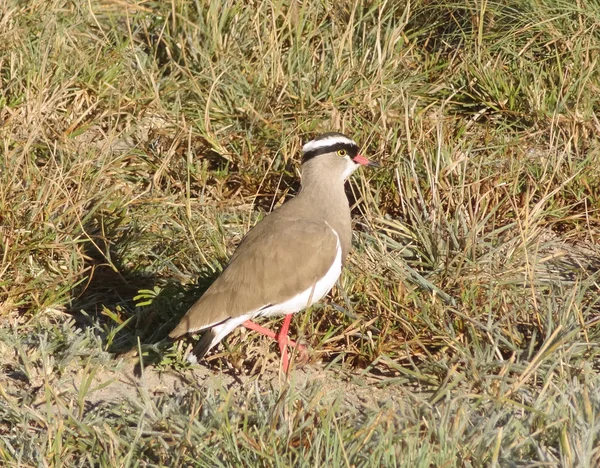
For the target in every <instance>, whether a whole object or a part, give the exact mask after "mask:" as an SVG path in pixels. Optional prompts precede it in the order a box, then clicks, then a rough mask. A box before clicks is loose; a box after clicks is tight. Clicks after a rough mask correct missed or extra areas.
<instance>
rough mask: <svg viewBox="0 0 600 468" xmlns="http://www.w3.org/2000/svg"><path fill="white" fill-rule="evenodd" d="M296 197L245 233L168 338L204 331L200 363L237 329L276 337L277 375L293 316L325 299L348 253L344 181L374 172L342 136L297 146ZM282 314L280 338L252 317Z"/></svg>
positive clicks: (285, 367) (349, 236) (331, 135)
mask: <svg viewBox="0 0 600 468" xmlns="http://www.w3.org/2000/svg"><path fill="white" fill-rule="evenodd" d="M302 153H303V156H302V168H301V169H302V188H301V190H300V193H299V194H298V195H297V196H296V197H295V198H293V199H292V200H290V201H289V202H287V203H285V204H283V205H282V206H281V207H280V208H278V209H276V210H275V211H273V212H272V213H271V214H269V215H268V216H266V217H265V218H264V219H263V220H262V221H260V222H259V223H258V224H257V225H256V226H254V228H252V229H251V230H250V232H248V234H247V235H246V237H244V239H243V240H242V242H241V243H240V245H239V247H238V248H237V250H236V251H235V252H234V254H233V256H232V257H231V260H230V261H229V264H228V265H227V267H226V268H225V269H224V270H223V273H222V274H221V275H220V276H219V277H218V278H217V280H216V281H215V282H214V283H213V284H212V285H211V286H210V287H209V288H208V290H207V291H206V292H205V293H204V294H203V295H202V297H201V298H200V299H198V301H197V302H196V303H195V304H194V305H193V306H192V307H191V308H190V309H189V310H188V312H187V313H186V314H185V316H184V317H183V318H182V319H181V321H180V322H179V324H178V325H177V327H175V329H174V330H173V331H172V332H171V333H170V335H169V336H170V337H171V338H175V339H176V338H179V337H181V336H183V335H186V334H188V333H195V332H199V331H204V335H203V336H202V338H201V339H200V341H199V342H198V344H197V345H196V347H195V348H194V351H193V353H194V354H195V355H196V357H197V358H201V357H202V356H203V355H204V354H205V353H206V352H207V351H208V350H209V349H211V348H212V347H213V346H215V345H216V344H217V343H219V341H221V340H222V339H223V338H224V337H225V336H226V335H227V334H228V333H230V332H231V331H232V330H233V329H234V328H236V327H238V326H239V325H244V326H246V327H247V328H251V329H253V330H256V331H259V332H261V333H264V334H266V335H268V336H271V337H272V338H275V339H276V340H277V341H278V343H279V348H280V350H281V357H282V366H283V370H284V371H285V372H287V370H288V355H287V346H288V345H292V346H295V343H294V342H293V341H290V340H289V339H288V336H287V335H288V329H289V325H290V321H291V317H292V314H293V313H295V312H299V311H301V310H303V309H305V308H307V307H309V306H311V305H312V304H314V303H315V302H317V301H319V300H320V299H321V298H322V297H323V296H325V295H326V294H327V293H328V292H329V291H330V290H331V288H332V287H333V285H334V284H335V282H336V281H337V279H338V277H339V276H340V273H341V271H342V266H343V265H344V262H345V260H346V257H347V255H348V252H349V251H350V248H351V241H352V230H351V218H350V206H349V203H348V199H347V197H346V192H345V190H344V182H345V181H346V179H347V178H348V177H349V176H350V174H352V173H353V172H354V171H355V170H356V169H357V168H358V167H359V166H360V165H364V166H377V164H375V163H373V162H370V161H369V160H368V159H366V158H365V157H363V156H361V155H360V154H359V147H358V145H357V144H356V143H355V142H354V141H352V140H351V139H350V138H348V137H347V136H345V135H343V134H341V133H325V134H322V135H320V136H318V137H317V138H315V139H314V140H312V141H309V142H308V143H306V144H305V145H304V147H303V148H302ZM273 315H285V319H284V321H283V326H282V327H281V330H280V331H279V333H274V332H272V331H270V330H268V329H265V328H263V327H260V326H258V325H257V324H255V323H254V322H252V321H251V319H255V318H259V317H270V316H273Z"/></svg>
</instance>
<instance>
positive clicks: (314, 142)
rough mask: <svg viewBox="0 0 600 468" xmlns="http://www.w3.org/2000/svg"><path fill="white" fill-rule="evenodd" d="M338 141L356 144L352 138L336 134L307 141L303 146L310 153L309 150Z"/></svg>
mask: <svg viewBox="0 0 600 468" xmlns="http://www.w3.org/2000/svg"><path fill="white" fill-rule="evenodd" d="M338 143H347V144H349V145H356V143H354V142H353V141H352V140H351V139H350V138H346V137H345V136H340V135H335V136H331V137H329V138H324V139H323V140H312V141H309V142H308V143H306V144H305V145H304V146H303V147H302V152H303V153H308V152H309V151H312V150H316V149H318V148H325V147H327V146H333V145H337V144H338Z"/></svg>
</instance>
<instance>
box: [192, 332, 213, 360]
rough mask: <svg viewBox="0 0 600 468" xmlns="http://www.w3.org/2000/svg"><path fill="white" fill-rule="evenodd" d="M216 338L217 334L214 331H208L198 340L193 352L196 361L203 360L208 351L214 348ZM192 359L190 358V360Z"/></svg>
mask: <svg viewBox="0 0 600 468" xmlns="http://www.w3.org/2000/svg"><path fill="white" fill-rule="evenodd" d="M216 336H217V335H216V333H215V332H214V331H213V330H212V329H210V330H206V331H205V332H204V334H203V335H202V336H201V337H200V339H199V340H198V343H196V346H194V349H193V350H192V355H193V356H194V357H195V358H196V359H202V358H203V357H204V355H205V354H206V353H207V351H208V350H209V349H210V348H212V344H213V341H214V339H215V337H216ZM190 357H191V356H190ZM190 357H188V359H189V358H190Z"/></svg>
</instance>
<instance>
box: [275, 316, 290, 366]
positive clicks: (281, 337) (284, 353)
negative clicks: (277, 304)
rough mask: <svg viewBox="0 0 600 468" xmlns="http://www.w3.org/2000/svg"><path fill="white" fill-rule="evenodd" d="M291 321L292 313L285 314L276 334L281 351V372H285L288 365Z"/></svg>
mask: <svg viewBox="0 0 600 468" xmlns="http://www.w3.org/2000/svg"><path fill="white" fill-rule="evenodd" d="M291 321H292V314H287V315H286V316H285V318H284V319H283V325H281V330H279V333H278V334H277V342H278V343H279V351H280V352H281V365H282V367H283V372H285V373H286V374H287V372H288V368H289V365H290V358H289V357H288V349H287V345H288V341H289V338H288V331H289V329H290V322H291Z"/></svg>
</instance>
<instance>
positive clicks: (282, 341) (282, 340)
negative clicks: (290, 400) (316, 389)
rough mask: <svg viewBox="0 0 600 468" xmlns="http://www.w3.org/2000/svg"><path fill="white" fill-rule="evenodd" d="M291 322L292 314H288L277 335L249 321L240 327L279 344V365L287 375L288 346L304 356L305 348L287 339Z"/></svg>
mask: <svg viewBox="0 0 600 468" xmlns="http://www.w3.org/2000/svg"><path fill="white" fill-rule="evenodd" d="M291 321H292V314H288V315H286V316H285V317H284V319H283V325H282V326H281V330H279V333H275V332H274V331H273V330H269V329H268V328H265V327H261V326H260V325H258V324H256V323H254V322H253V321H251V320H246V321H245V322H244V323H242V325H243V326H244V327H246V328H248V329H249V330H254V331H257V332H258V333H262V334H263V335H266V336H268V337H270V338H273V339H274V340H277V342H278V343H279V351H280V352H281V364H282V367H283V371H284V372H285V373H286V374H287V371H288V368H289V357H288V349H287V347H288V345H289V346H292V347H297V348H298V350H299V351H301V352H303V353H304V354H306V347H305V346H304V345H297V344H296V342H295V341H292V340H290V339H289V338H288V336H287V335H288V331H289V329H290V323H291Z"/></svg>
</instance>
